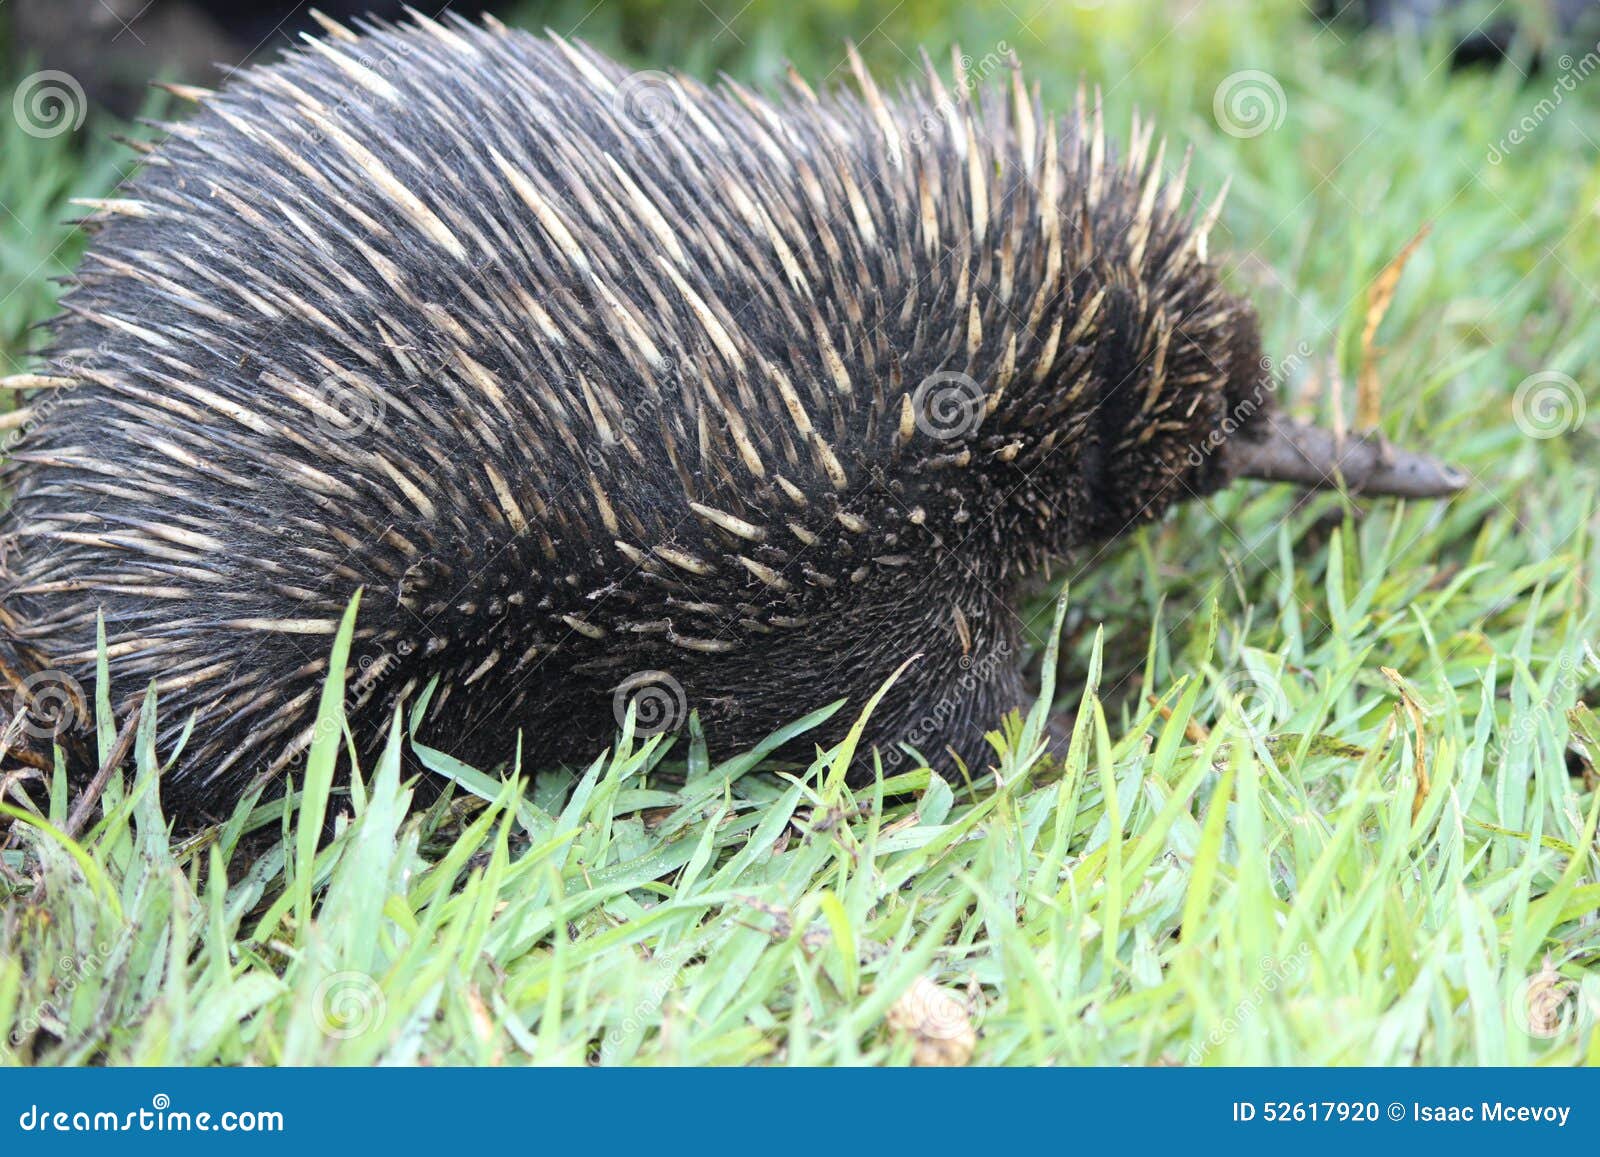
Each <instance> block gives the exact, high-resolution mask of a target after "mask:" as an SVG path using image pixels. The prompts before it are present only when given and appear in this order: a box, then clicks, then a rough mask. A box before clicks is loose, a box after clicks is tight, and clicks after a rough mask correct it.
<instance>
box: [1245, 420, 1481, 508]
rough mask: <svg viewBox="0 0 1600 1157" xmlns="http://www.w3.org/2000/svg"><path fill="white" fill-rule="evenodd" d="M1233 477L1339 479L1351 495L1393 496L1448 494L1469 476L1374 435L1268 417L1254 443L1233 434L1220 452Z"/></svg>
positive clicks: (1310, 483)
mask: <svg viewBox="0 0 1600 1157" xmlns="http://www.w3.org/2000/svg"><path fill="white" fill-rule="evenodd" d="M1222 452H1223V453H1224V454H1226V455H1227V463H1228V467H1229V469H1230V470H1232V472H1233V475H1234V477H1236V478H1260V479H1263V480H1265V481H1268V482H1293V483H1296V484H1298V485H1300V486H1307V487H1311V488H1313V489H1322V488H1327V487H1336V486H1338V485H1339V484H1340V481H1341V480H1342V481H1343V483H1344V485H1345V486H1347V487H1348V488H1349V490H1350V492H1351V493H1352V494H1379V495H1388V496H1390V497H1393V498H1448V497H1449V496H1450V495H1452V494H1454V493H1456V492H1457V491H1458V490H1460V489H1462V487H1464V486H1466V484H1467V482H1468V481H1469V480H1470V478H1469V476H1468V475H1467V473H1466V472H1465V471H1463V470H1458V469H1457V468H1456V467H1454V466H1450V465H1448V464H1446V463H1444V462H1440V461H1439V460H1438V459H1437V458H1433V457H1430V456H1429V455H1427V454H1417V453H1414V452H1413V451H1410V450H1402V449H1400V448H1399V447H1396V446H1389V445H1387V444H1386V443H1384V442H1382V441H1380V440H1378V439H1374V438H1362V437H1355V438H1340V437H1338V436H1336V435H1335V434H1334V433H1333V432H1332V431H1331V430H1324V429H1322V427H1320V426H1311V425H1307V424H1306V423H1304V422H1293V421H1288V420H1286V419H1283V418H1277V419H1274V420H1272V421H1271V422H1270V423H1269V425H1268V428H1267V432H1266V436H1265V437H1264V438H1263V439H1262V440H1260V441H1258V442H1248V441H1245V440H1244V439H1242V438H1235V439H1232V440H1231V441H1229V442H1227V443H1226V444H1225V445H1224V447H1223V451H1222Z"/></svg>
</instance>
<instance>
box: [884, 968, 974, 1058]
mask: <svg viewBox="0 0 1600 1157" xmlns="http://www.w3.org/2000/svg"><path fill="white" fill-rule="evenodd" d="M886 1019H887V1020H888V1022H889V1027H890V1028H892V1029H894V1030H895V1031H897V1032H900V1033H904V1034H906V1035H907V1036H910V1037H911V1038H912V1041H913V1044H914V1047H913V1050H912V1054H911V1063H912V1064H914V1065H920V1066H922V1067H924V1068H957V1067H959V1066H961V1065H964V1064H966V1063H967V1062H968V1061H970V1060H971V1059H972V1051H973V1050H974V1049H975V1048H977V1047H978V1032H977V1029H975V1028H974V1027H973V1025H972V1014H971V1013H970V1012H968V1010H967V1004H966V1002H965V1001H963V1000H962V999H961V998H960V997H958V996H955V995H953V994H952V993H950V992H949V991H947V990H945V989H943V988H940V987H939V986H938V985H937V984H935V983H934V982H933V981H932V980H930V979H929V978H928V977H926V976H919V977H917V979H916V980H915V981H914V982H913V983H912V985H911V987H910V988H908V989H906V991H905V992H904V993H903V994H902V995H901V996H900V999H899V1000H897V1001H895V1002H894V1004H892V1005H890V1006H889V1013H888V1016H887V1017H886Z"/></svg>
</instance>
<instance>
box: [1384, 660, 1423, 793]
mask: <svg viewBox="0 0 1600 1157" xmlns="http://www.w3.org/2000/svg"><path fill="white" fill-rule="evenodd" d="M1378 670H1380V671H1382V672H1383V677H1384V678H1385V679H1387V680H1389V682H1391V683H1393V684H1394V686H1395V689H1396V690H1398V691H1399V692H1400V702H1401V704H1402V705H1403V706H1404V707H1405V710H1406V713H1407V714H1408V715H1410V716H1411V727H1412V730H1414V731H1415V732H1416V733H1417V747H1416V757H1415V761H1414V762H1415V763H1416V765H1417V790H1416V794H1415V795H1413V796H1412V797H1411V822H1412V823H1416V821H1417V817H1418V816H1419V815H1421V814H1422V805H1423V804H1425V803H1427V802H1428V792H1430V791H1431V790H1433V783H1432V781H1431V780H1430V779H1429V777H1428V759H1427V755H1428V749H1427V746H1426V744H1425V743H1424V741H1423V737H1422V714H1423V713H1422V705H1421V704H1419V703H1418V702H1417V701H1416V698H1415V697H1414V696H1413V695H1412V694H1411V689H1410V688H1409V687H1407V686H1406V681H1405V678H1404V677H1403V676H1402V675H1401V674H1400V672H1398V671H1396V670H1395V669H1394V668H1393V667H1379V668H1378Z"/></svg>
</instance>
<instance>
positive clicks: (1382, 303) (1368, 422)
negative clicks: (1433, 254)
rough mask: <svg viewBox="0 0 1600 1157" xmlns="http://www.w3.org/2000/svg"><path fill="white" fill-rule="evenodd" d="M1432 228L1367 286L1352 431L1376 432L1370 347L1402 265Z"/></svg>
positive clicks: (1378, 409) (1378, 401)
mask: <svg viewBox="0 0 1600 1157" xmlns="http://www.w3.org/2000/svg"><path fill="white" fill-rule="evenodd" d="M1432 228H1433V225H1432V223H1431V222H1430V223H1428V224H1425V225H1423V227H1422V228H1421V229H1418V230H1417V233H1416V236H1415V237H1413V238H1411V240H1410V241H1407V242H1406V244H1405V248H1404V249H1402V250H1400V252H1399V253H1397V254H1395V256H1394V259H1393V260H1392V261H1390V262H1389V264H1387V265H1385V266H1384V267H1383V269H1382V271H1380V272H1379V274H1378V276H1377V277H1375V278H1373V279H1372V284H1371V285H1369V286H1367V320H1366V324H1365V325H1364V326H1363V327H1362V329H1361V373H1360V375H1359V377H1358V378H1357V384H1356V428H1357V429H1359V430H1376V429H1377V428H1378V419H1379V418H1380V416H1381V415H1382V410H1383V399H1382V397H1381V396H1380V395H1381V394H1382V389H1381V387H1380V385H1379V383H1378V349H1377V346H1376V345H1375V344H1374V343H1375V342H1376V340H1377V337H1378V327H1379V326H1380V325H1382V324H1383V319H1384V317H1385V315H1387V314H1388V312H1389V306H1390V305H1391V304H1393V302H1394V291H1395V287H1396V286H1397V285H1399V284H1400V274H1402V273H1403V272H1405V268H1406V262H1408V261H1410V260H1411V255H1412V254H1413V253H1415V252H1416V251H1417V246H1419V245H1421V244H1422V241H1423V238H1425V237H1427V235H1428V231H1429V230H1430V229H1432Z"/></svg>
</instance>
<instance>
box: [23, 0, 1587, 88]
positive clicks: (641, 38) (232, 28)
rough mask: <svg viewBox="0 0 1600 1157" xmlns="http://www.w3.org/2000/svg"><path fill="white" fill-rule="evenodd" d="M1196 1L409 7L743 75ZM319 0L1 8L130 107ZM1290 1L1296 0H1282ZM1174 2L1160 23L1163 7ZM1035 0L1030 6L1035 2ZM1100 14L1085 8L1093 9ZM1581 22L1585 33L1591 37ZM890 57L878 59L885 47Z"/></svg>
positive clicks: (543, 0) (1557, 20) (53, 3)
mask: <svg viewBox="0 0 1600 1157" xmlns="http://www.w3.org/2000/svg"><path fill="white" fill-rule="evenodd" d="M1201 6H1203V5H1202V4H1197V3H1192V2H1191V3H1182V2H1176V0H1175V2H1172V3H1168V4H1166V5H1155V6H1152V5H1149V4H1138V5H1133V4H1127V3H1125V2H1124V0H1089V2H1077V3H1074V2H1073V0H1042V2H1041V0H1016V2H1015V3H1013V4H1009V5H1008V4H1006V3H1001V2H999V0H972V2H969V3H964V4H955V3H950V2H949V0H932V2H930V0H903V2H900V3H893V2H880V3H877V4H872V3H858V2H856V0H812V2H808V3H797V2H795V0H581V2H576V3H573V2H568V0H455V2H454V3H449V4H444V3H440V2H439V0H417V3H416V4H415V5H414V7H416V8H417V9H420V10H422V11H425V12H427V13H428V14H430V15H436V14H438V13H440V12H443V11H445V10H448V11H451V12H454V13H456V14H458V15H460V16H463V17H467V18H469V19H470V18H475V17H477V16H479V15H480V14H481V13H482V12H484V11H485V10H492V11H494V12H495V13H496V14H497V15H499V16H501V17H502V18H504V19H505V20H506V21H507V22H508V23H512V24H519V25H522V26H525V27H534V28H537V27H541V26H548V27H550V28H552V29H554V30H556V31H558V32H562V33H564V34H567V33H570V34H574V35H578V36H581V37H583V38H585V39H588V40H591V41H593V42H595V43H597V44H600V45H603V46H604V47H606V48H607V49H608V50H609V51H611V52H614V53H617V54H619V55H621V56H624V57H631V58H634V59H638V60H651V61H659V60H662V59H671V60H672V61H673V62H674V63H675V64H676V65H677V66H678V67H681V68H684V69H686V70H688V71H692V72H699V73H710V72H715V71H717V70H719V69H726V70H729V71H732V72H735V73H738V74H740V75H746V76H754V77H756V78H757V79H759V78H761V77H762V75H763V74H766V75H771V74H773V73H775V72H776V71H777V69H778V68H779V67H780V66H781V65H782V63H784V62H785V61H786V60H789V59H793V60H794V63H796V64H797V65H799V66H800V67H801V68H802V70H803V71H804V70H805V69H806V66H807V65H810V64H815V63H816V61H814V60H808V59H807V58H808V57H809V56H810V55H812V53H813V52H814V50H816V49H817V48H819V47H821V46H829V48H830V50H831V47H832V46H836V45H838V44H840V43H841V42H842V41H843V40H845V39H846V38H857V39H861V40H863V41H864V42H865V43H864V46H863V50H864V51H865V52H866V53H867V55H868V58H869V60H871V59H872V58H873V56H874V55H875V54H876V55H878V56H879V57H880V59H879V60H878V61H877V63H878V64H880V65H886V66H887V67H889V68H890V69H893V68H894V67H895V59H894V58H895V57H896V56H897V55H899V50H898V49H895V50H894V51H890V46H894V45H904V44H909V43H924V42H928V41H930V40H931V41H940V40H946V41H947V40H950V39H954V38H960V37H963V36H967V37H968V38H985V37H987V38H991V39H992V30H993V29H994V28H995V27H996V26H997V25H1003V24H1004V23H1006V21H1007V19H1008V18H1009V20H1010V22H1011V23H1012V24H1013V25H1015V26H1019V27H1023V28H1034V27H1037V26H1038V25H1040V24H1041V23H1043V24H1046V25H1054V24H1056V23H1057V22H1058V20H1059V19H1060V17H1061V15H1062V13H1063V12H1065V11H1067V10H1076V13H1077V15H1080V16H1082V15H1085V14H1088V15H1093V14H1095V13H1096V12H1099V13H1100V15H1101V16H1102V17H1103V19H1104V20H1105V21H1107V22H1111V23H1115V22H1117V21H1118V19H1119V16H1120V15H1121V14H1120V13H1118V12H1117V11H1116V10H1117V9H1118V8H1119V7H1120V8H1125V9H1127V10H1128V11H1135V10H1137V11H1139V12H1141V13H1143V14H1145V15H1149V14H1150V11H1151V9H1152V7H1154V9H1155V10H1156V14H1157V16H1158V20H1157V22H1156V24H1155V25H1154V26H1153V27H1152V28H1151V33H1152V35H1161V34H1163V32H1165V31H1170V30H1171V28H1172V27H1174V26H1175V24H1176V23H1177V22H1178V21H1179V18H1180V17H1182V16H1184V15H1186V14H1187V13H1188V12H1189V11H1190V10H1192V9H1194V8H1196V7H1201ZM312 7H313V6H312V5H308V4H306V3H295V2H293V0H10V2H9V3H8V4H4V5H0V22H5V23H6V24H7V25H8V33H9V35H7V36H6V39H7V40H8V41H9V49H10V53H11V56H12V61H11V65H12V68H13V70H15V69H17V68H19V67H21V66H22V65H24V64H28V65H31V66H32V67H38V68H48V69H59V70H60V71H63V72H66V73H70V74H71V75H73V76H75V77H77V78H78V79H79V80H80V81H81V83H82V84H83V85H84V87H85V89H86V90H87V92H88V95H89V97H90V99H91V100H92V101H93V102H94V103H95V104H97V105H99V106H101V107H104V108H109V109H110V110H112V111H113V112H116V113H117V114H119V115H121V116H124V117H127V116H131V115H133V114H134V113H136V112H137V111H138V110H139V109H140V108H141V106H142V104H143V102H144V100H145V97H146V86H147V84H148V82H149V81H150V80H151V79H152V78H161V79H166V80H175V81H181V82H183V83H188V84H200V85H209V84H214V83H216V82H218V81H219V80H220V79H221V77H222V75H224V72H223V70H225V69H226V68H231V67H237V66H238V65H240V64H241V63H260V62H264V61H267V60H270V59H272V58H273V57H275V56H276V55H277V54H278V53H279V52H280V51H281V50H282V49H284V48H287V47H289V46H290V45H291V44H292V43H293V42H294V41H295V40H296V39H298V38H299V37H300V36H301V34H303V33H308V32H315V31H316V28H317V25H316V22H315V20H314V19H313V17H312V15H311V8H312ZM315 7H317V8H318V9H319V10H320V11H322V12H325V13H326V14H328V15H329V16H331V17H333V18H335V19H337V20H340V21H341V22H353V21H357V20H359V19H361V18H374V19H388V20H400V19H403V18H404V14H405V7H406V6H405V5H402V4H401V3H398V2H395V0H321V2H320V3H319V4H317V5H315ZM1288 7H1289V8H1290V9H1291V10H1292V9H1293V8H1294V5H1288ZM1163 8H1165V9H1166V10H1167V11H1168V12H1169V13H1170V15H1171V18H1170V19H1169V20H1168V21H1167V22H1165V23H1166V28H1165V29H1163V28H1162V27H1161V23H1162V22H1161V21H1160V20H1159V13H1160V11H1161V10H1162V9H1163ZM1300 9H1301V11H1300V12H1299V14H1298V15H1299V17H1301V18H1303V20H1305V21H1316V22H1320V23H1322V24H1324V25H1326V26H1327V27H1329V28H1330V29H1333V30H1334V33H1335V35H1341V36H1350V35H1359V34H1362V32H1363V30H1365V29H1374V30H1377V31H1378V32H1379V33H1380V34H1382V33H1394V32H1401V33H1414V34H1417V33H1420V34H1424V35H1427V34H1439V35H1444V36H1448V37H1451V38H1452V42H1453V43H1454V51H1455V55H1456V58H1457V62H1458V63H1462V64H1468V63H1484V62H1495V61H1499V60H1501V59H1503V58H1505V56H1506V55H1507V54H1508V53H1513V52H1515V51H1517V49H1518V46H1519V45H1520V46H1525V51H1526V54H1527V56H1528V59H1529V61H1530V62H1531V63H1532V64H1534V65H1537V64H1538V58H1539V57H1540V56H1541V54H1543V53H1545V52H1547V51H1549V50H1552V49H1559V48H1561V47H1563V46H1567V45H1576V44H1583V45H1585V46H1588V45H1592V44H1593V42H1594V38H1595V35H1596V34H1597V33H1600V0H1542V2H1533V3H1515V4H1513V3H1478V2H1476V0H1305V2H1303V3H1301V4H1300ZM1030 10H1031V11H1030ZM1089 26H1090V27H1093V21H1091V22H1090V25H1089ZM1585 38H1587V39H1585ZM885 58H886V59H885Z"/></svg>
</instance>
